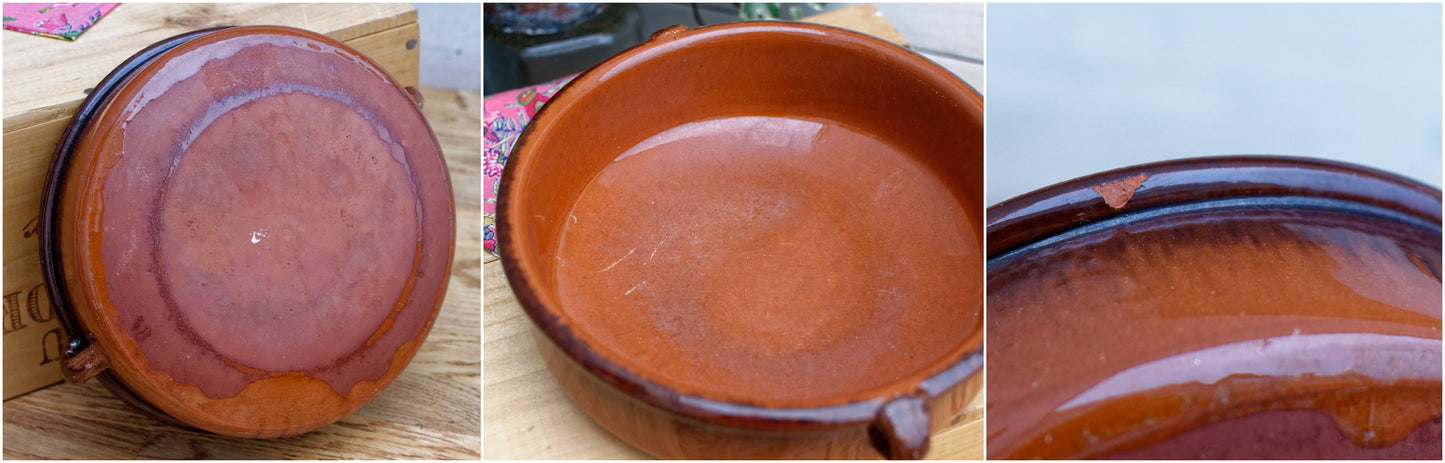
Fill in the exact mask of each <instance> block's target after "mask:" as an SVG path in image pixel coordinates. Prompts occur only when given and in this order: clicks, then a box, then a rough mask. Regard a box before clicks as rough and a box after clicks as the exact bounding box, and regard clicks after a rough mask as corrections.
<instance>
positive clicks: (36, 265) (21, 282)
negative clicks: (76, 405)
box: [3, 117, 70, 399]
mask: <svg viewBox="0 0 1445 463" xmlns="http://www.w3.org/2000/svg"><path fill="white" fill-rule="evenodd" d="M69 122H70V118H69V117H67V118H65V119H60V120H54V121H49V122H44V123H41V124H38V125H34V126H31V127H27V128H25V129H22V130H17V131H15V132H14V133H13V134H6V135H5V150H4V153H5V159H4V165H5V202H4V211H5V221H4V233H3V235H4V243H5V248H4V249H5V261H4V262H5V263H4V265H5V267H4V275H5V293H4V303H5V306H4V307H5V311H4V318H3V323H4V327H5V330H4V332H5V334H4V336H5V364H4V365H5V375H4V376H5V390H4V392H5V398H6V399H9V398H11V397H14V396H16V395H19V394H24V393H26V392H29V391H32V390H35V389H36V388H39V387H43V386H46V385H50V384H54V383H56V382H59V381H60V380H61V377H60V366H59V365H57V364H56V363H54V360H55V359H56V358H58V357H59V345H58V344H56V342H57V341H59V340H60V339H64V336H62V335H63V333H62V332H61V331H60V322H59V321H58V320H56V319H55V316H54V313H53V311H52V309H51V306H50V298H49V297H47V296H45V292H46V289H45V286H44V284H43V282H44V280H43V279H42V278H41V276H40V243H39V241H38V238H36V237H35V235H34V234H35V233H36V232H37V229H36V227H37V226H38V224H39V217H40V191H41V189H42V188H43V187H44V186H45V172H46V171H48V170H49V166H50V158H51V156H50V154H48V153H51V152H54V151H55V144H56V140H58V139H60V133H61V132H63V131H65V126H66V124H68V123H69ZM35 153H47V154H35Z"/></svg>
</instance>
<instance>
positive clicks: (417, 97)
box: [406, 87, 426, 109]
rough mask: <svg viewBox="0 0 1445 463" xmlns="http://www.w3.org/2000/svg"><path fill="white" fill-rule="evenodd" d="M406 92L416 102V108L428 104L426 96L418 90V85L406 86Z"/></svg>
mask: <svg viewBox="0 0 1445 463" xmlns="http://www.w3.org/2000/svg"><path fill="white" fill-rule="evenodd" d="M406 94H407V95H411V101H412V102H413V103H416V109H422V108H421V107H422V106H423V105H425V104H426V98H423V97H422V96H421V90H417V88H416V87H406Z"/></svg>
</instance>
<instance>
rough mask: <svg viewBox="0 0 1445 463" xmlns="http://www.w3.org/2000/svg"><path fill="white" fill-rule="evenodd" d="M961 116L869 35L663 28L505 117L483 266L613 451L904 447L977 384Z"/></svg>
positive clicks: (872, 451)
mask: <svg viewBox="0 0 1445 463" xmlns="http://www.w3.org/2000/svg"><path fill="white" fill-rule="evenodd" d="M982 124H983V107H982V101H981V99H980V97H979V96H978V94H977V93H976V92H974V91H972V89H970V88H969V87H968V86H967V85H966V84H964V83H963V82H962V81H960V80H958V78H956V77H954V76H953V75H951V74H949V73H948V72H947V71H945V70H944V69H942V68H940V67H938V66H937V65H935V64H933V63H931V62H929V61H928V60H926V59H924V58H922V57H919V56H918V55H915V54H913V53H911V52H908V51H907V50H904V49H902V48H900V47H898V46H895V45H892V44H889V43H886V42H883V41H880V40H877V39H874V38H871V37H868V36H864V35H861V34H857V33H853V32H848V31H844V30H840V29H835V28H831V27H824V26H816V25H808V24H793V23H778V22H768V23H739V24H731V25H724V26H714V27H706V28H702V29H698V30H687V29H686V28H681V27H677V28H673V29H669V30H666V31H662V32H659V33H658V34H655V35H654V36H653V38H652V39H651V40H650V41H649V42H647V43H646V44H644V45H641V46H639V47H636V48H633V49H631V50H629V51H627V52H625V53H622V54H621V55H618V56H616V57H614V58H612V59H611V60H609V61H607V62H606V63H603V64H601V65H599V66H597V67H595V68H593V69H592V70H590V71H588V72H586V73H585V74H582V75H581V76H579V77H577V78H576V79H575V80H573V81H572V82H571V83H570V84H569V85H568V86H567V87H566V88H565V89H563V90H562V91H561V92H560V93H558V94H557V95H556V96H554V97H553V98H552V99H551V101H549V102H548V104H547V105H546V106H545V107H544V108H543V109H542V111H541V112H540V113H539V114H538V115H537V117H536V119H535V120H533V121H532V122H531V124H530V125H529V126H528V128H527V130H526V132H525V133H524V134H523V135H522V136H521V138H520V139H519V141H518V143H517V145H516V148H515V149H514V151H513V153H512V157H511V159H510V160H509V165H508V170H507V173H506V176H505V177H504V178H503V179H502V187H501V190H502V191H501V195H500V205H499V208H498V211H499V212H498V215H499V226H498V232H499V233H498V236H499V237H500V240H501V243H500V244H501V252H502V254H501V255H502V261H503V264H504V265H505V267H506V273H507V277H508V279H509V280H510V282H511V285H512V289H513V291H515V292H516V294H517V298H518V299H519V301H520V302H521V304H522V306H523V307H524V308H525V309H526V311H527V313H528V315H530V316H531V318H532V320H533V321H534V322H536V324H537V326H538V328H539V331H540V334H539V335H538V337H537V338H538V345H539V347H540V349H541V351H542V355H543V357H545V358H546V359H547V361H548V365H549V366H550V367H551V369H552V371H553V373H554V374H555V376H557V378H558V380H559V381H560V382H561V384H562V385H563V386H564V388H565V389H566V390H567V392H568V393H569V394H571V396H572V398H573V399H574V400H575V401H576V402H577V404H578V405H579V406H580V407H581V408H582V409H583V410H584V411H586V412H587V413H588V414H589V415H591V416H592V418H593V419H594V420H596V421H597V422H598V423H600V424H601V425H602V426H603V427H605V428H607V429H608V430H609V431H611V432H612V433H613V434H616V435H617V436H619V437H621V438H622V439H623V440H625V441H627V442H629V443H631V444H632V445H634V446H636V447H638V448H641V449H643V450H645V451H647V452H649V453H652V454H654V455H657V456H660V457H668V458H704V457H706V458H772V457H796V458H824V457H836V458H853V457H878V456H891V457H919V456H921V455H923V453H924V452H925V451H926V449H927V445H928V436H929V433H930V431H932V430H935V429H938V428H940V427H943V426H946V425H948V424H949V423H950V422H951V421H952V420H953V418H954V417H955V416H956V415H957V414H958V413H959V412H960V410H961V408H962V407H963V405H964V404H965V403H966V402H967V400H968V399H969V398H970V397H971V396H972V395H973V394H974V393H975V392H976V391H977V390H978V387H979V386H980V385H981V384H980V379H979V377H978V376H976V375H975V373H976V372H977V371H978V370H979V368H980V366H981V364H982V359H981V355H982V354H981V348H982V331H981V322H982V320H981V318H980V316H981V314H982V313H981V312H982V311H981V304H982V288H981V283H982V278H983V276H982V263H983V257H982V256H983V255H982V233H981V221H980V219H981V212H982V211H981V209H982V208H981V206H980V204H981V203H980V200H981V198H982V160H983V157H982V148H983V145H982V140H983V132H982Z"/></svg>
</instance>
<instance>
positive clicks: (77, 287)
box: [60, 27, 454, 437]
mask: <svg viewBox="0 0 1445 463" xmlns="http://www.w3.org/2000/svg"><path fill="white" fill-rule="evenodd" d="M70 156H71V159H70V160H69V163H70V166H69V173H68V177H67V179H66V182H65V185H64V190H63V197H62V211H63V213H62V215H61V217H62V218H61V224H60V248H61V255H62V257H63V259H62V260H63V262H64V269H65V276H66V279H67V282H66V286H67V287H68V288H69V289H70V294H71V297H70V298H71V300H72V301H73V303H74V304H75V305H76V306H77V308H76V312H77V313H76V315H78V318H79V320H80V322H81V324H82V325H83V326H84V327H85V328H86V329H88V330H89V331H90V332H91V334H92V336H93V337H94V338H95V339H94V342H95V343H96V344H97V345H98V348H99V349H100V350H101V351H102V352H103V353H104V354H105V355H107V356H108V357H110V359H111V363H112V368H111V371H112V372H113V373H114V375H115V376H116V377H117V378H118V379H119V382H120V383H121V384H123V385H124V386H125V387H126V388H128V389H130V390H131V391H132V392H134V394H135V395H136V396H138V397H139V398H140V399H141V400H142V401H143V402H145V403H147V404H149V405H151V406H154V407H155V408H157V409H160V410H161V411H163V412H164V413H166V414H168V415H171V416H173V417H175V418H177V419H179V420H180V421H182V422H185V423H188V424H191V425H193V426H196V427H199V428H202V429H205V430H209V431H213V432H218V433H223V434H230V435H237V436H245V437H276V436H282V435H290V434H296V433H300V432H305V431H308V430H310V429H314V428H316V427H320V426H323V425H325V424H328V423H330V422H332V421H335V420H336V419H339V418H340V417H342V416H344V415H346V414H347V413H350V412H351V411H353V410H355V409H356V408H359V407H360V406H361V405H363V404H365V403H366V402H367V401H369V400H370V399H371V397H373V396H374V395H375V394H376V393H377V392H379V391H380V390H381V388H383V387H385V385H386V384H387V383H388V382H390V380H391V379H392V378H394V377H395V376H396V375H397V374H398V373H400V371H401V369H402V368H403V367H404V366H405V364H406V363H407V361H408V360H410V358H411V356H412V354H413V353H415V351H416V349H417V348H418V347H419V346H420V343H421V341H422V340H423V339H424V338H425V336H426V333H427V331H428V330H429V328H430V323H431V321H432V319H433V318H434V316H435V314H436V310H437V307H439V305H440V303H441V295H442V293H443V292H444V290H445V285H446V275H447V271H448V269H449V267H450V261H451V250H452V241H453V233H454V226H453V223H452V217H453V214H452V205H451V192H450V187H449V185H448V182H447V178H446V171H445V166H444V165H443V163H442V160H441V153H440V150H439V148H438V147H437V145H436V140H435V138H434V137H433V136H432V134H431V131H430V128H429V127H428V126H427V124H426V121H425V120H424V119H422V117H421V115H420V112H419V111H417V108H416V105H415V103H414V102H413V101H412V100H411V99H410V97H409V96H408V95H407V94H406V93H405V92H404V91H403V90H402V89H401V88H400V86H399V85H397V84H396V82H395V80H393V79H391V78H390V77H389V76H387V75H386V74H385V73H384V72H383V71H381V70H380V69H379V68H377V67H376V65H375V64H374V63H372V62H370V61H369V60H367V59H366V58H365V57H362V56H360V55H357V54H356V53H355V52H354V51H352V50H350V49H349V48H346V47H345V46H344V45H342V44H340V43H337V42H335V41H333V40H330V39H327V38H325V37H321V36H318V35H315V34H311V33H309V32H304V31H299V30H295V29H288V28H279V27H244V28H231V29H226V30H221V31H216V32H212V33H208V34H205V35H203V36H201V37H199V38H197V39H194V40H192V41H190V42H187V43H185V44H184V45H182V46H179V47H177V48H175V49H173V50H170V51H168V52H166V53H165V54H163V55H160V56H159V57H157V58H155V59H154V60H152V61H151V62H148V63H146V65H145V66H144V67H142V68H141V69H140V70H139V71H137V73H136V74H135V75H133V76H132V77H130V78H129V80H128V81H127V83H126V84H125V85H123V86H121V87H120V88H119V89H118V90H117V91H116V92H115V93H114V94H112V95H109V96H108V101H107V102H106V103H105V104H104V106H102V107H101V108H100V110H99V112H98V113H96V115H95V116H94V120H93V121H91V123H90V124H89V125H88V126H87V127H85V128H84V132H82V135H81V137H80V139H79V142H78V143H77V145H76V146H75V147H74V149H73V151H72V152H71V154H70Z"/></svg>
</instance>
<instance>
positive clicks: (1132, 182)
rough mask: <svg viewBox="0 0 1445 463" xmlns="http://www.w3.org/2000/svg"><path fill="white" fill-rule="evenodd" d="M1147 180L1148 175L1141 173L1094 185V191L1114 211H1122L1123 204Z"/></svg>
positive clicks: (1127, 201)
mask: <svg viewBox="0 0 1445 463" xmlns="http://www.w3.org/2000/svg"><path fill="white" fill-rule="evenodd" d="M1148 179H1149V174H1147V173H1143V174H1139V175H1135V176H1133V177H1129V178H1126V179H1122V180H1115V181H1112V182H1109V183H1105V184H1102V185H1094V191H1095V192H1097V193H1099V196H1101V197H1103V198H1104V202H1105V203H1107V204H1108V205H1109V207H1112V208H1114V209H1115V210H1118V209H1123V208H1124V205H1125V204H1128V203H1129V200H1130V199H1132V198H1133V197H1134V192H1135V191H1139V187H1140V186H1143V185H1144V181H1145V180H1148Z"/></svg>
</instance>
